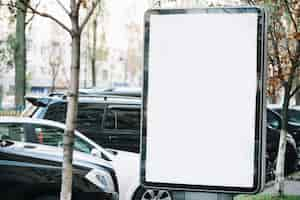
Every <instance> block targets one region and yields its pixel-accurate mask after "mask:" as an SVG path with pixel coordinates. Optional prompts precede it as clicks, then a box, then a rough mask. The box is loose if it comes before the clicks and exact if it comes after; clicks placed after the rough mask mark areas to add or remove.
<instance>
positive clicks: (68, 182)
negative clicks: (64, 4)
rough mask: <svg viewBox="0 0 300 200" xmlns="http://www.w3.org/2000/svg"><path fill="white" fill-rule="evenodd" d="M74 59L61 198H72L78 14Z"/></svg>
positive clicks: (76, 95) (78, 43)
mask: <svg viewBox="0 0 300 200" xmlns="http://www.w3.org/2000/svg"><path fill="white" fill-rule="evenodd" d="M72 30H73V33H74V34H73V35H72V52H71V53H72V60H71V82H70V88H69V92H68V108H67V119H66V130H65V134H64V160H63V173H62V187H61V194H60V199H61V200H71V196H72V158H73V144H74V130H75V128H76V118H77V102H78V88H79V72H80V32H79V27H78V16H73V17H72Z"/></svg>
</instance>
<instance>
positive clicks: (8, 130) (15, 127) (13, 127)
mask: <svg viewBox="0 0 300 200" xmlns="http://www.w3.org/2000/svg"><path fill="white" fill-rule="evenodd" d="M0 139H1V140H13V141H19V142H24V141H25V131H24V127H23V125H22V124H11V123H6V124H0Z"/></svg>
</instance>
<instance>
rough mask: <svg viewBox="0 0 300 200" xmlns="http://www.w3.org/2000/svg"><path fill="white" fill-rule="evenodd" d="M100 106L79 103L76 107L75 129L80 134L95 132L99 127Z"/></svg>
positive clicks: (101, 111)
mask: <svg viewBox="0 0 300 200" xmlns="http://www.w3.org/2000/svg"><path fill="white" fill-rule="evenodd" d="M103 112H104V109H103V105H102V104H96V103H93V104H91V103H81V104H79V107H78V115H77V128H78V130H80V131H82V132H86V131H94V130H95V131H97V130H98V129H100V127H101V121H102V115H103Z"/></svg>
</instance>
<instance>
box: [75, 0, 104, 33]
mask: <svg viewBox="0 0 300 200" xmlns="http://www.w3.org/2000/svg"><path fill="white" fill-rule="evenodd" d="M99 2H100V0H96V2H93V3H92V8H91V9H90V10H89V11H88V13H87V15H86V16H85V18H84V19H83V21H82V23H81V25H80V26H79V32H82V30H83V28H84V26H85V25H86V24H87V22H88V21H89V18H90V17H91V15H92V14H93V12H94V10H95V8H96V7H97V5H98V3H99Z"/></svg>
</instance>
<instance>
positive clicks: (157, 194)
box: [133, 188, 173, 200]
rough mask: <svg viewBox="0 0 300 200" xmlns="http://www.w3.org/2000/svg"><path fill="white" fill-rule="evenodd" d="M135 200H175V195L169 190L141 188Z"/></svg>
mask: <svg viewBox="0 0 300 200" xmlns="http://www.w3.org/2000/svg"><path fill="white" fill-rule="evenodd" d="M133 200H173V195H172V193H171V192H170V191H167V190H152V189H145V188H139V189H138V190H137V192H136V193H135V195H134V198H133Z"/></svg>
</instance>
